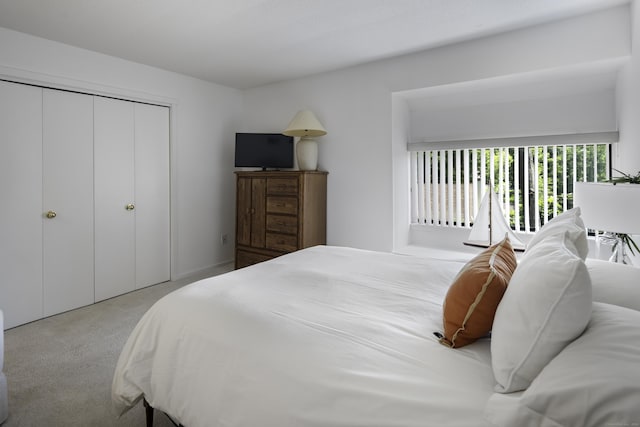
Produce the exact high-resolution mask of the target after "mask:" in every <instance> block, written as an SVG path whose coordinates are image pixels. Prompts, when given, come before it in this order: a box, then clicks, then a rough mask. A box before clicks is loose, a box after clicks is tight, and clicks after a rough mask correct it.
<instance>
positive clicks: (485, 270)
mask: <svg viewBox="0 0 640 427" xmlns="http://www.w3.org/2000/svg"><path fill="white" fill-rule="evenodd" d="M516 265H517V260H516V255H515V253H514V252H513V248H512V247H511V242H510V241H509V237H505V238H504V240H502V241H501V242H500V243H497V244H495V245H493V246H491V247H489V248H487V249H486V250H484V251H483V252H481V253H480V254H478V255H477V256H475V257H474V258H473V259H472V260H471V261H469V262H468V263H467V264H466V265H465V266H464V267H463V268H462V270H460V272H459V273H458V275H457V276H456V278H455V280H454V281H453V283H452V284H451V287H449V291H448V292H447V296H446V297H445V300H444V304H443V320H444V336H443V337H442V338H440V343H441V344H444V345H446V346H448V347H452V348H459V347H463V346H465V345H467V344H471V343H472V342H474V341H476V340H477V339H479V338H482V337H484V336H487V334H489V332H491V327H492V326H493V318H494V316H495V314H496V309H497V308H498V304H499V303H500V300H501V299H502V296H503V295H504V292H505V290H506V289H507V285H508V284H509V280H511V275H512V274H513V272H514V270H515V269H516Z"/></svg>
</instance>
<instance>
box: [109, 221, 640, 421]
mask: <svg viewBox="0 0 640 427" xmlns="http://www.w3.org/2000/svg"><path fill="white" fill-rule="evenodd" d="M565 234H566V233H565ZM563 236H564V235H563ZM567 239H568V238H567ZM542 246H544V245H542ZM547 246H549V247H551V246H554V247H555V246H557V242H555V241H553V242H551V243H548V244H547ZM574 252H576V251H574ZM526 256H528V255H527V253H525V257H526ZM551 256H553V257H554V258H556V259H557V258H558V257H557V254H552V255H551ZM572 256H573V255H572ZM580 262H582V265H586V264H585V263H584V262H583V261H582V260H581V261H580ZM468 264H469V263H468V262H467V261H466V260H452V259H438V258H425V257H420V256H409V255H399V254H391V253H382V252H373V251H366V250H360V249H353V248H345V247H331V246H316V247H312V248H307V249H304V250H301V251H298V252H295V253H291V254H287V255H284V256H281V257H279V258H276V259H273V260H270V261H267V262H263V263H260V264H257V265H254V266H250V267H246V268H243V269H240V270H236V271H233V272H230V273H227V274H224V275H220V276H216V277H212V278H208V279H205V280H202V281H199V282H196V283H193V284H191V285H188V286H185V287H183V288H181V289H179V290H177V291H175V292H173V293H171V294H169V295H167V296H166V297H164V298H162V299H161V300H159V301H158V302H157V303H156V304H155V305H154V306H153V307H152V308H151V309H150V310H149V311H148V312H147V313H146V314H145V315H144V316H143V318H142V319H141V320H140V322H139V323H138V325H137V326H136V327H135V329H134V331H133V332H132V334H131V336H130V337H129V339H128V341H127V343H126V345H125V347H124V348H123V350H122V353H121V355H120V359H119V361H118V364H117V367H116V370H115V374H114V378H113V384H112V398H113V403H114V407H115V409H116V411H117V413H118V414H122V413H124V412H126V411H127V410H129V409H130V408H132V407H133V406H135V405H137V404H140V402H142V401H143V400H144V402H145V404H146V405H148V407H149V408H155V409H157V410H160V411H162V412H165V413H167V414H169V415H170V416H171V418H172V419H173V420H175V421H176V422H177V423H179V424H181V425H184V426H187V427H199V426H328V427H331V426H403V427H408V426H432V425H433V426H441V425H447V426H482V425H496V426H500V425H504V426H507V425H527V422H529V421H530V420H532V419H533V417H532V416H531V415H530V413H536V411H539V406H538V407H536V406H535V404H534V405H533V409H531V405H532V404H531V403H530V402H529V401H528V400H527V399H528V398H529V396H528V395H527V393H528V391H529V390H531V389H533V390H534V391H535V392H536V393H538V394H536V395H535V396H534V399H533V400H535V402H534V403H536V402H537V403H536V404H538V403H539V400H540V397H539V396H540V394H542V395H543V397H544V398H546V397H548V396H546V395H548V394H551V395H553V394H554V393H555V391H554V390H555V389H553V388H552V390H551V392H548V391H547V392H545V390H546V389H545V387H546V385H545V384H544V383H543V384H542V385H540V384H538V383H537V382H536V380H537V378H533V383H532V384H528V385H527V387H525V388H524V389H522V388H521V389H520V390H517V391H515V392H512V391H511V390H508V391H506V390H498V389H499V387H500V382H499V381H498V382H497V379H496V378H499V376H498V377H497V376H496V373H497V372H498V373H499V372H501V371H500V367H498V370H496V366H494V364H495V363H496V362H495V360H493V359H496V356H494V357H492V353H495V354H499V352H500V351H502V352H504V351H505V348H506V349H507V350H508V349H509V348H510V347H511V346H510V345H509V344H508V343H509V341H505V337H508V332H509V331H506V332H505V331H504V330H500V331H499V332H500V334H499V337H500V340H498V337H496V336H495V334H496V332H494V336H493V337H492V336H489V335H487V336H484V337H479V338H477V339H475V340H474V341H473V342H471V343H469V344H467V345H464V346H461V347H460V348H451V347H450V346H447V345H442V338H441V336H442V332H443V301H445V299H446V298H448V295H449V291H450V289H451V287H452V286H451V285H452V282H454V281H456V280H457V278H458V277H459V276H460V275H461V271H463V270H464V269H465V266H467V265H468ZM545 265H548V264H545ZM559 265H560V267H561V268H562V265H565V264H559ZM576 265H577V261H576ZM595 265H596V267H588V269H587V272H588V274H590V275H591V276H594V273H593V271H592V270H593V269H594V268H595V270H596V271H597V273H596V274H595V275H596V276H598V275H599V276H598V281H609V278H608V275H609V269H610V268H611V266H609V265H606V263H602V264H599V263H596V264H595ZM520 268H521V265H518V267H517V268H516V272H517V271H518V269H520ZM522 268H524V267H522ZM581 268H582V267H581ZM628 268H629V269H631V270H627V269H623V270H624V271H623V273H624V274H622V275H621V277H624V280H621V282H622V281H624V283H623V284H621V285H620V286H615V287H614V290H612V291H610V290H608V289H605V290H604V291H602V290H600V291H598V292H600V293H599V294H598V292H596V291H595V290H594V291H593V292H592V289H591V283H589V293H588V298H589V310H588V311H589V314H588V318H587V322H591V318H592V317H593V315H592V309H591V305H592V302H591V298H592V295H593V296H597V297H598V298H599V300H600V301H603V302H598V303H596V305H597V304H600V305H602V306H603V307H604V309H601V308H598V307H595V305H594V308H593V313H600V314H598V316H600V317H603V316H604V317H605V318H607V316H608V315H605V314H606V312H607V311H613V314H612V315H613V317H615V318H620V317H621V316H622V318H624V319H627V320H626V321H628V322H629V323H632V322H636V321H637V322H638V323H636V324H635V329H638V327H637V325H638V324H640V312H638V311H637V309H640V303H639V304H638V307H633V306H634V305H635V304H636V303H638V298H639V297H638V295H640V292H639V291H640V283H637V286H636V287H635V288H634V285H636V283H634V285H630V283H633V282H634V281H637V280H638V277H640V276H639V275H638V274H637V272H636V270H637V269H634V268H631V267H628ZM551 270H553V268H551ZM581 271H582V270H581ZM614 274H618V273H617V270H614ZM515 278H516V274H515V273H514V276H513V279H515ZM523 279H524V278H523ZM523 279H520V280H523ZM578 279H580V280H581V281H583V282H584V277H578ZM581 286H582V287H583V288H584V287H585V286H586V285H584V286H583V285H581ZM510 287H511V284H509V288H507V290H506V291H507V292H505V294H504V299H503V300H502V301H505V300H507V299H508V298H507V293H509V292H511V290H510ZM593 287H594V289H595V284H594V285H593ZM599 289H600V288H599ZM563 292H564V294H567V291H566V289H564V290H563ZM513 293H514V295H513V296H512V299H513V298H525V299H528V300H529V301H530V300H531V298H529V297H527V296H523V295H519V293H518V292H517V291H513ZM551 293H552V292H551ZM570 293H571V292H569V294H570ZM546 294H548V292H545V295H546ZM630 295H631V296H630ZM534 299H535V298H534ZM572 299H580V297H575V295H573V298H572ZM582 300H584V298H582ZM611 303H613V304H622V305H627V306H629V305H631V306H632V308H629V307H626V308H625V307H621V306H619V305H613V304H611ZM496 304H498V303H496ZM502 304H503V303H502V302H499V306H498V311H497V312H496V313H495V316H496V321H498V320H499V317H498V314H500V310H499V309H500V308H502V307H501V306H502ZM555 307H562V308H563V309H568V310H570V309H571V307H569V306H566V307H565V306H563V305H562V304H559V303H556V304H555ZM611 307H613V309H611ZM511 308H512V309H513V308H514V307H511ZM516 308H517V307H516ZM633 308H635V310H634V309H633ZM598 310H599V311H598ZM603 311H604V312H605V314H602V313H601V312H603ZM619 311H622V312H623V313H622V315H620V313H619ZM610 314H611V313H610ZM504 316H513V315H512V314H511V313H510V312H509V310H507V309H505V311H504V313H502V319H503V320H502V323H509V324H510V323H512V322H510V321H508V322H505V320H506V318H505V317H504ZM516 317H517V316H516ZM547 317H549V316H547ZM582 317H585V316H582ZM547 320H548V319H547ZM547 320H545V322H546V321H547ZM524 321H525V322H527V321H528V320H527V319H524ZM563 321H566V319H565V318H563ZM514 323H516V324H517V323H518V322H514ZM605 323H606V322H605ZM494 326H496V325H494ZM547 326H548V325H547ZM578 329H580V331H579V333H575V332H574V335H575V336H574V337H573V338H572V339H570V340H568V342H567V343H564V344H563V348H561V349H560V351H557V352H555V354H554V355H552V356H551V358H550V359H549V360H547V361H546V362H545V363H544V367H546V365H550V363H549V362H550V361H552V360H553V361H555V359H557V357H556V356H558V353H561V352H562V350H564V347H569V346H570V345H572V344H575V341H578V338H583V336H584V335H587V332H588V331H591V330H592V329H593V328H592V326H591V323H589V324H588V325H582V326H581V327H579V328H578ZM616 329H617V328H616ZM554 330H555V328H554ZM625 330H626V331H627V332H626V333H627V336H625V337H624V339H625V340H626V341H627V347H628V348H626V349H623V351H622V352H623V353H624V357H623V358H625V357H626V358H627V359H628V360H626V362H625V363H631V364H632V365H630V366H634V367H635V371H634V372H632V373H631V374H629V375H627V377H631V378H630V379H629V380H628V381H626V380H625V381H624V383H625V384H624V387H623V388H622V390H624V396H626V397H625V399H634V398H635V399H636V400H635V402H639V401H640V389H639V387H640V386H638V385H634V384H633V381H635V384H640V378H639V376H640V375H639V374H638V372H639V371H640V369H637V366H639V365H637V364H636V365H633V364H634V363H640V359H638V353H639V352H638V348H639V346H640V344H638V343H640V335H638V337H637V338H638V340H637V341H635V342H634V343H632V344H629V343H631V342H633V341H630V340H635V338H636V336H635V335H634V334H636V335H637V333H636V332H634V331H633V330H631V331H628V330H627V329H626V328H625ZM605 332H606V334H610V333H611V331H610V330H609V329H607V328H605ZM505 333H506V335H505ZM602 334H603V333H600V332H598V334H596V335H597V337H596V338H597V339H598V340H600V339H601V335H602ZM517 335H518V336H519V335H521V334H517ZM613 336H614V338H615V337H616V334H615V333H613ZM518 339H522V337H520V336H519V337H518V338H517V339H516V340H515V341H517V340H518ZM536 339H537V338H536ZM494 340H495V341H496V342H494ZM605 341H606V340H605ZM496 343H497V344H496ZM516 344H517V345H518V346H519V347H522V348H524V347H527V344H526V343H521V342H520V343H516ZM614 344H615V343H614ZM514 345H515V344H514ZM584 345H585V344H583V346H582V347H580V349H582V350H580V349H579V350H580V354H584V348H583V347H584ZM501 347H502V348H501ZM614 347H615V345H614ZM625 351H626V352H629V353H631V356H628V355H627V354H626V353H625ZM596 353H597V352H596ZM508 356H509V355H507V358H508ZM627 356H628V357H627ZM527 357H530V355H528V356H527ZM536 357H537V356H536ZM597 358H598V354H596V355H595V356H594V359H590V360H589V363H591V364H592V365H590V366H594V365H593V364H596V365H595V366H600V365H597V363H601V364H602V365H603V366H605V365H610V364H611V363H609V362H608V361H609V360H610V359H608V358H609V355H606V357H605V360H604V361H600V362H598V360H596V359H597ZM571 360H572V358H571V357H569V362H568V363H569V365H571V363H572V362H571ZM564 363H565V364H566V363H567V362H566V361H565V362H564ZM614 365H615V364H614ZM625 366H626V365H625ZM544 367H543V368H542V371H544ZM564 367H565V365H560V366H556V367H554V370H553V372H551V374H549V375H550V376H551V378H550V381H552V383H553V384H556V382H557V381H559V379H558V378H561V377H562V375H557V374H556V373H555V372H556V371H557V370H560V371H562V370H563V369H564ZM542 373H544V372H542ZM542 373H540V372H538V375H534V377H538V376H543V375H542ZM603 375H614V377H613V378H614V380H615V381H622V380H623V378H618V377H616V375H618V376H620V375H621V374H620V373H619V372H613V373H610V374H607V373H603ZM608 378H609V380H611V377H610V376H609V377H608ZM618 385H619V383H618ZM577 386H578V387H583V386H593V387H601V384H600V383H598V382H596V384H594V385H585V384H582V383H581V384H578V385H577ZM554 387H555V385H554ZM516 388H517V387H516ZM609 388H611V387H608V388H607V389H609ZM613 389H614V391H615V392H616V393H617V394H616V395H615V396H617V400H620V399H619V398H620V396H621V395H620V393H619V390H618V389H619V387H617V386H614V387H613ZM498 391H500V392H498ZM564 392H565V393H568V395H569V396H570V395H571V394H572V393H573V394H575V393H574V392H573V391H572V390H571V389H570V387H569V388H568V389H567V390H564ZM545 393H546V394H545ZM562 396H564V397H563V399H564V400H563V402H562V403H563V404H562V405H560V407H561V408H564V409H561V410H560V412H562V411H564V412H568V414H564V413H563V414H562V416H564V417H565V418H566V417H569V418H568V419H569V420H572V419H573V418H572V417H573V416H574V415H575V414H574V412H575V411H581V410H582V409H581V408H582V407H583V406H584V405H587V406H589V407H590V406H591V405H592V404H598V405H599V403H598V401H596V400H591V401H588V402H577V403H574V402H571V398H570V397H567V396H565V395H564V394H563V395H562ZM536 398H537V400H536ZM607 399H609V400H607ZM530 400H531V399H530ZM543 400H544V399H543ZM552 400H553V399H552ZM623 400H624V399H623ZM604 402H605V403H604V404H603V405H604V406H603V405H599V406H598V407H604V408H605V414H608V415H607V416H605V417H604V418H603V416H602V415H601V414H600V413H598V417H599V418H597V419H596V418H594V420H596V421H598V422H601V421H602V420H605V421H606V420H608V421H611V422H613V421H615V422H627V423H632V422H636V423H640V413H638V412H637V408H636V409H635V411H636V412H633V409H629V410H627V406H628V407H629V408H632V407H633V406H637V405H627V406H616V404H614V403H611V399H610V396H605V401H604ZM625 402H626V401H625ZM527 405H528V406H527ZM544 405H547V406H549V405H551V406H550V407H553V408H555V407H554V406H553V405H557V402H551V403H548V402H546V403H544ZM567 405H569V406H568V408H570V409H567ZM572 405H573V406H572ZM523 408H524V409H523ZM545 408H546V406H545ZM614 410H615V411H618V412H619V413H618V414H617V415H616V416H613V415H612V411H614ZM542 412H543V414H542V415H541V416H543V417H544V416H545V414H548V413H551V412H553V411H551V410H549V411H546V409H544V410H542ZM587 412H588V411H587ZM523 414H524V415H523ZM538 415H540V414H538ZM552 415H553V414H552ZM523 416H524V417H525V418H522V417H523ZM518 417H520V418H518ZM562 419H563V418H562V417H559V418H555V420H556V421H553V422H555V423H556V424H552V423H551V422H550V421H549V420H546V419H545V420H543V421H544V422H542V421H541V420H540V419H536V420H535V423H536V424H529V425H596V424H589V422H587V421H589V420H586V421H585V420H584V419H583V420H582V421H580V422H581V423H582V424H576V423H572V422H569V423H565V424H563V423H562ZM516 420H517V421H518V423H519V424H512V423H513V422H515V421H516ZM523 420H524V421H523ZM557 420H560V421H557ZM521 421H522V422H524V424H523V423H521ZM545 423H546V424H545ZM601 425H605V424H601ZM627 425H632V424H627Z"/></svg>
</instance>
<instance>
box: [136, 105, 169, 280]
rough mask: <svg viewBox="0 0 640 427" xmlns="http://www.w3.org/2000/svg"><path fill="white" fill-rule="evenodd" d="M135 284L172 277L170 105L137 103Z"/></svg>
mask: <svg viewBox="0 0 640 427" xmlns="http://www.w3.org/2000/svg"><path fill="white" fill-rule="evenodd" d="M135 192H136V210H135V212H136V233H135V235H136V288H141V287H144V286H149V285H153V284H156V283H160V282H165V281H167V280H169V279H170V277H171V271H170V247H169V242H170V236H169V230H170V223H169V221H170V206H169V108H167V107H160V106H156V105H146V104H135Z"/></svg>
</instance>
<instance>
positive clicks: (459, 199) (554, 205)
mask: <svg viewBox="0 0 640 427" xmlns="http://www.w3.org/2000/svg"><path fill="white" fill-rule="evenodd" d="M610 153H611V144H609V143H603V144H580V145H548V146H530V147H499V148H473V149H444V150H426V151H425V150H422V151H412V152H410V156H411V212H412V213H411V217H412V218H411V220H412V223H418V224H431V225H441V226H452V227H470V226H471V225H472V224H473V220H474V217H475V215H476V212H477V211H478V206H479V204H480V201H481V200H482V197H483V196H484V193H485V192H486V191H487V189H488V186H491V187H492V188H493V189H494V191H495V193H496V194H497V195H498V200H499V201H500V204H501V208H502V211H503V213H504V214H505V218H506V219H507V221H508V222H509V224H510V225H511V228H512V229H514V230H516V231H523V232H533V231H536V230H538V229H540V227H541V226H542V225H544V224H545V223H546V222H548V221H549V220H550V219H551V218H553V217H554V216H556V215H558V214H560V213H562V212H564V211H565V210H568V209H571V208H572V207H573V182H574V181H586V182H597V181H604V180H606V179H608V178H609V174H610V169H611V166H610Z"/></svg>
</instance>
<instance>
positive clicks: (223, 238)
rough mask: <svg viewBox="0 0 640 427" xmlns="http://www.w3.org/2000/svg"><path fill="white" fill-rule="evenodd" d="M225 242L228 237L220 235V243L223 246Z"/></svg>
mask: <svg viewBox="0 0 640 427" xmlns="http://www.w3.org/2000/svg"><path fill="white" fill-rule="evenodd" d="M227 240H228V236H227V235H226V234H221V235H220V243H222V244H223V245H226V244H227Z"/></svg>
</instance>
